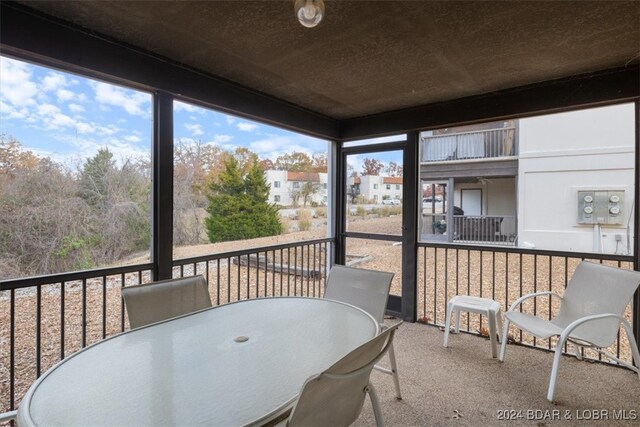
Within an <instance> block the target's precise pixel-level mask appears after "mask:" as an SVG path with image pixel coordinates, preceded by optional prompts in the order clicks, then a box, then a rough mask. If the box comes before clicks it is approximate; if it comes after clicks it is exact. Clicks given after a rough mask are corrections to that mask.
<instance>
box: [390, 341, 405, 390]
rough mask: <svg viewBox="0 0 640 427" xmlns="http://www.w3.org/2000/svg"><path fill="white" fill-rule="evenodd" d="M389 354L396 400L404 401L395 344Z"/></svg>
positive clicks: (391, 346)
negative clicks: (394, 348)
mask: <svg viewBox="0 0 640 427" xmlns="http://www.w3.org/2000/svg"><path fill="white" fill-rule="evenodd" d="M387 353H388V354H389V364H390V365H391V375H392V376H393V384H394V386H395V388H396V399H398V400H402V395H401V394H400V378H398V366H397V365H396V353H395V351H394V350H393V342H392V343H391V345H390V346H389V350H388V351H387Z"/></svg>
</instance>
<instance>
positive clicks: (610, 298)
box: [552, 261, 640, 347]
mask: <svg viewBox="0 0 640 427" xmlns="http://www.w3.org/2000/svg"><path fill="white" fill-rule="evenodd" d="M638 285H640V273H639V272H637V271H631V270H623V269H620V268H615V267H609V266H606V265H602V264H595V263H592V262H587V261H583V262H582V263H580V265H578V267H577V268H576V271H575V272H574V273H573V276H572V277H571V280H570V281H569V284H568V285H567V289H566V290H565V292H564V296H563V301H562V304H561V305H560V312H559V313H558V316H557V317H555V318H554V319H553V320H552V323H554V324H556V325H558V326H561V327H563V328H564V327H567V326H568V325H569V324H570V323H571V322H573V321H574V320H577V319H579V318H581V317H585V316H590V315H595V314H606V313H611V314H616V315H619V316H622V315H623V313H624V310H625V308H626V307H627V305H628V304H629V301H631V298H632V297H633V293H634V292H635V291H636V289H638ZM619 325H620V321H619V320H617V319H615V318H609V319H601V320H595V321H591V322H587V323H585V324H584V325H580V326H578V327H577V328H576V329H574V331H573V333H572V335H574V336H577V337H580V338H584V339H585V340H587V341H589V342H590V343H593V344H596V345H598V346H599V347H608V346H610V345H611V344H613V342H614V341H615V339H616V336H617V334H618V328H619Z"/></svg>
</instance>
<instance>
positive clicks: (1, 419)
mask: <svg viewBox="0 0 640 427" xmlns="http://www.w3.org/2000/svg"><path fill="white" fill-rule="evenodd" d="M17 417H18V411H11V412H3V413H2V414H0V423H5V422H7V421H11V420H15V419H16V418H17Z"/></svg>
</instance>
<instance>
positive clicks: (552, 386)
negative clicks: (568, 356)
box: [547, 336, 566, 402]
mask: <svg viewBox="0 0 640 427" xmlns="http://www.w3.org/2000/svg"><path fill="white" fill-rule="evenodd" d="M565 342H566V340H565V339H562V336H561V337H560V338H559V339H558V343H557V344H556V351H555V354H554V355H553V366H552V367H551V377H550V378H549V390H548V391H547V400H548V401H549V402H553V394H554V393H555V391H556V379H557V378H558V368H559V367H560V356H562V348H563V347H564V343H565Z"/></svg>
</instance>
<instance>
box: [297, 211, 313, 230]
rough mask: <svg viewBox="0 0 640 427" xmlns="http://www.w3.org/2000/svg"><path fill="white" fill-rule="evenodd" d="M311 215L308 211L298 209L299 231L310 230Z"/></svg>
mask: <svg viewBox="0 0 640 427" xmlns="http://www.w3.org/2000/svg"><path fill="white" fill-rule="evenodd" d="M312 216H313V214H312V213H311V211H310V210H307V209H300V210H299V211H298V228H299V229H300V231H308V230H310V229H311V218H312Z"/></svg>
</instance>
